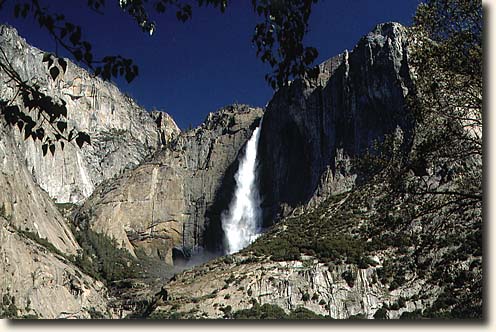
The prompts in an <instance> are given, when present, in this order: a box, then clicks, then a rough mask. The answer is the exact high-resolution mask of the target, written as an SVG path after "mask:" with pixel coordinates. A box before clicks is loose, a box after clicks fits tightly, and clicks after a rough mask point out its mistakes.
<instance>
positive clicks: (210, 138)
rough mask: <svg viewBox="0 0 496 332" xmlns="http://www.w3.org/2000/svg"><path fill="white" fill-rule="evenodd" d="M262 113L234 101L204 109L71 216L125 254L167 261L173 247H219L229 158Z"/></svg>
mask: <svg viewBox="0 0 496 332" xmlns="http://www.w3.org/2000/svg"><path fill="white" fill-rule="evenodd" d="M262 113H263V111H262V109H258V108H250V107H248V106H243V105H241V106H240V105H235V106H231V107H226V108H224V109H222V110H220V111H218V112H216V113H211V114H209V116H208V117H207V119H206V120H205V122H204V123H203V124H202V125H201V126H200V127H199V128H196V129H194V130H191V131H188V132H185V133H182V134H181V135H179V136H178V137H177V138H176V139H175V140H174V141H173V142H172V143H171V144H170V146H169V147H167V148H164V149H163V150H161V151H159V152H157V153H156V154H155V155H154V156H153V158H152V159H151V160H150V161H149V162H146V163H144V164H142V165H140V166H139V167H137V168H136V169H134V170H131V171H129V172H126V173H125V174H123V175H122V176H120V177H119V178H117V179H116V180H114V181H111V182H108V183H104V184H102V185H101V186H100V187H98V188H97V189H96V191H95V192H94V194H93V195H92V196H91V197H90V198H89V199H88V201H87V202H86V203H85V204H84V206H83V207H82V208H81V209H80V211H79V212H78V216H77V220H78V222H88V223H89V224H90V227H91V228H92V229H93V230H95V231H97V232H99V233H104V234H107V235H109V236H110V237H113V238H115V239H116V240H117V242H118V243H120V244H121V245H122V246H123V247H125V248H127V249H128V250H129V251H130V252H131V253H133V254H135V250H136V248H140V249H142V250H144V251H145V253H146V254H147V255H149V256H156V257H159V258H161V259H163V260H165V261H166V262H168V263H172V249H173V247H175V246H176V247H178V248H177V249H178V252H181V251H183V254H185V255H189V251H191V250H195V249H198V248H199V247H205V246H208V247H211V248H217V247H219V246H222V244H221V242H222V235H221V233H220V232H221V231H220V213H221V212H222V210H223V209H225V208H226V207H227V206H228V204H229V199H230V197H231V195H232V191H233V186H234V184H233V182H234V180H233V174H234V172H235V170H236V168H237V157H238V155H239V153H240V151H242V148H243V146H244V144H245V142H246V141H247V139H248V138H249V137H250V135H251V133H252V131H253V130H254V128H255V127H256V125H257V124H258V121H259V119H260V118H261V116H262Z"/></svg>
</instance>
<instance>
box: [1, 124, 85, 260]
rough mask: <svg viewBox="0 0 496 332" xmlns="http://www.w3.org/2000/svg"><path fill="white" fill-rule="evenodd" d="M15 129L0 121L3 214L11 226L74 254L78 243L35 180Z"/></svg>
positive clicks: (62, 250) (64, 251)
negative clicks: (25, 162)
mask: <svg viewBox="0 0 496 332" xmlns="http://www.w3.org/2000/svg"><path fill="white" fill-rule="evenodd" d="M12 132H13V129H11V128H9V127H6V126H5V123H4V121H3V119H2V120H0V164H1V165H2V168H1V173H0V212H1V213H0V215H1V216H2V217H3V218H4V219H5V220H7V221H8V224H9V225H10V226H11V227H14V228H16V229H18V230H21V231H27V232H32V233H35V234H37V235H38V236H39V237H40V238H44V239H47V240H48V241H49V242H50V243H52V244H53V245H54V246H55V247H56V248H57V249H58V250H60V251H61V252H63V253H66V254H75V253H76V251H77V250H78V249H79V245H78V244H77V242H76V240H75V239H74V236H73V235H72V233H71V231H70V230H69V227H68V226H67V224H66V222H65V220H64V219H63V218H62V216H61V215H60V213H59V211H58V209H57V208H56V207H55V205H54V203H53V201H52V200H51V199H50V197H49V196H48V195H47V194H46V193H45V192H43V190H42V189H41V188H40V187H39V186H38V185H37V184H35V183H34V182H33V178H32V175H31V173H30V172H29V171H28V169H27V167H26V165H25V164H24V158H23V157H22V156H23V153H22V152H21V151H20V150H19V148H18V147H17V146H16V142H15V140H14V139H13V133H12Z"/></svg>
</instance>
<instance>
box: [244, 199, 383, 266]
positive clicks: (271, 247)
mask: <svg viewBox="0 0 496 332" xmlns="http://www.w3.org/2000/svg"><path fill="white" fill-rule="evenodd" d="M345 198H347V195H346V194H344V195H338V196H333V197H331V198H329V199H327V200H326V201H325V202H323V203H322V204H321V205H320V206H319V207H318V208H316V209H314V210H313V211H310V212H307V213H304V214H302V215H300V216H298V217H291V218H288V219H285V220H284V221H283V222H282V224H281V225H280V226H279V227H278V228H277V229H276V230H274V231H273V232H270V233H268V234H266V235H265V236H263V237H261V238H260V239H259V240H257V241H255V243H254V244H253V245H252V246H250V247H249V248H248V251H252V252H253V254H254V255H255V256H270V258H271V260H273V261H285V260H298V259H300V256H301V254H307V255H312V256H315V257H317V258H318V259H319V260H320V261H321V262H328V261H334V262H337V263H339V262H346V263H349V264H360V267H361V268H366V267H368V266H369V265H371V263H372V264H374V262H373V261H371V260H370V258H369V257H367V252H366V245H365V241H364V240H363V239H361V238H359V237H356V236H354V235H351V234H349V230H350V229H351V228H352V227H354V226H356V225H357V224H358V223H359V221H360V218H361V212H360V211H355V212H353V211H352V209H350V210H348V209H338V211H336V212H335V213H334V214H332V215H331V216H329V217H327V213H328V211H329V210H331V209H332V208H334V207H336V206H337V205H338V204H339V203H340V201H341V200H343V199H345ZM346 206H349V204H347V205H346ZM352 206H353V207H356V206H355V205H352ZM282 227H284V230H281V228H282Z"/></svg>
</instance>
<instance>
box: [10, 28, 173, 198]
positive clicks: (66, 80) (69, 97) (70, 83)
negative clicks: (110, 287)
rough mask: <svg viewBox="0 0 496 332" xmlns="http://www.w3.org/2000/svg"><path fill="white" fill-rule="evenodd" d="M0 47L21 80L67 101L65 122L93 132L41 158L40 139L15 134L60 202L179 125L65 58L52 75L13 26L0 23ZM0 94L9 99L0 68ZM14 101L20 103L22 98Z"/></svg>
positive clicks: (139, 157) (79, 194) (82, 194)
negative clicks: (88, 140)
mask: <svg viewBox="0 0 496 332" xmlns="http://www.w3.org/2000/svg"><path fill="white" fill-rule="evenodd" d="M0 47H1V48H2V50H4V52H5V55H6V57H7V60H8V61H9V62H10V64H11V65H12V67H13V68H14V69H15V70H16V71H17V73H19V75H20V76H21V78H22V79H24V80H26V81H28V82H30V84H38V85H39V86H41V87H42V92H43V93H45V94H46V95H48V96H50V97H52V98H54V99H55V100H63V101H65V102H66V106H67V110H68V121H67V123H68V127H69V128H73V127H75V128H76V129H78V130H81V131H85V132H87V133H88V134H90V136H91V145H86V146H84V147H83V148H82V149H79V148H78V147H77V146H75V144H66V148H65V149H64V151H62V150H61V149H58V150H57V151H56V153H55V155H54V156H51V155H48V156H47V157H43V154H42V151H41V144H38V143H34V142H33V141H32V140H26V141H25V140H24V139H23V137H22V136H23V135H22V134H21V133H19V132H17V133H15V136H14V137H15V140H16V144H17V145H18V146H19V148H20V151H21V152H22V153H23V154H24V155H23V157H24V159H25V160H26V164H27V167H28V169H29V171H30V172H31V173H32V174H33V177H34V179H35V181H36V183H38V184H39V185H40V186H41V188H43V189H44V190H45V191H47V192H48V194H49V195H50V196H51V197H52V198H54V199H55V200H56V201H57V202H58V203H79V202H82V201H83V200H84V199H86V198H87V197H88V196H89V195H91V193H92V192H93V190H94V189H95V187H96V186H97V185H98V184H99V183H101V182H102V181H104V180H106V179H109V178H111V177H113V176H114V175H116V174H119V173H120V172H122V171H123V170H125V169H128V168H132V167H135V166H137V165H138V164H139V163H141V162H142V161H143V160H144V159H145V157H146V156H148V155H150V154H151V153H153V152H154V151H155V150H157V149H158V148H160V146H161V145H162V144H166V143H167V142H168V141H169V140H170V139H171V138H172V137H174V136H176V135H177V134H178V133H179V132H180V130H179V128H178V127H177V125H176V124H175V122H174V121H173V120H172V118H171V117H170V116H169V115H168V114H166V113H152V114H151V116H150V113H148V112H146V110H144V109H143V108H142V107H140V106H138V105H137V104H136V103H135V102H134V101H133V100H132V99H131V98H130V97H128V96H126V95H125V94H123V93H121V92H120V91H119V90H118V89H117V87H116V86H115V85H113V84H111V83H109V82H104V81H102V80H101V79H99V78H95V77H93V76H91V74H89V73H88V72H87V71H86V70H84V69H82V68H80V67H78V66H76V65H75V64H73V63H72V62H70V61H68V64H67V69H66V71H65V73H61V74H60V75H59V76H58V77H57V78H56V80H53V79H52V78H51V77H50V74H49V72H48V69H47V67H46V65H45V63H42V59H43V55H44V52H43V51H41V50H39V49H37V48H35V47H33V46H30V45H29V44H27V43H26V40H24V39H23V38H21V37H20V36H19V35H18V34H17V31H16V30H15V29H14V28H12V27H9V26H6V25H1V26H0ZM0 80H1V81H2V82H3V83H2V89H1V90H0V97H1V98H2V99H4V100H11V99H12V98H13V97H14V95H15V93H16V90H15V86H14V83H13V82H9V80H8V79H7V77H6V74H5V73H3V72H0ZM16 100H19V101H18V104H19V105H20V106H21V107H23V105H22V101H21V100H20V97H18V99H16Z"/></svg>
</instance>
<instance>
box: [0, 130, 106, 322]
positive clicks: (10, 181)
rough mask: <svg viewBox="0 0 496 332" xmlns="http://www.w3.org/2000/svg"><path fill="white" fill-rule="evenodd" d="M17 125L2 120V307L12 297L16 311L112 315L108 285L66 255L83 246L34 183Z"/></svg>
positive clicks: (71, 315)
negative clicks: (16, 134) (15, 129)
mask: <svg viewBox="0 0 496 332" xmlns="http://www.w3.org/2000/svg"><path fill="white" fill-rule="evenodd" d="M12 131H13V129H11V128H9V127H6V126H5V124H4V122H3V120H0V165H1V173H0V244H1V245H0V294H2V299H1V300H2V303H0V305H3V306H4V307H0V309H5V306H7V304H6V303H5V300H6V299H7V300H8V301H12V302H13V303H14V306H15V308H16V309H15V310H13V312H11V313H10V315H11V317H12V316H14V317H16V316H17V317H22V316H26V315H27V316H31V317H33V316H36V317H39V318H91V317H92V315H97V316H101V317H109V318H110V317H112V314H111V313H110V312H109V311H108V310H107V307H108V306H107V303H108V299H107V296H106V293H107V291H106V288H105V287H104V285H103V284H102V283H101V282H97V281H95V280H93V279H92V278H90V277H88V276H86V275H85V274H84V273H82V272H81V271H80V270H79V269H78V268H76V267H75V266H74V265H73V264H72V263H71V262H70V261H69V260H68V259H66V258H65V257H64V256H62V254H64V255H75V254H76V253H77V251H78V250H79V249H81V248H80V246H79V244H78V243H77V242H76V240H75V239H74V236H73V234H72V233H71V230H70V229H69V227H68V225H67V223H66V221H65V220H64V218H63V217H62V216H61V215H60V213H59V211H58V209H57V208H56V206H55V204H54V202H53V201H52V199H51V198H50V197H49V196H48V194H47V193H46V192H44V191H43V190H42V189H41V188H40V187H39V186H38V185H37V184H36V183H34V181H33V178H32V175H31V173H30V172H29V171H28V169H27V167H26V165H25V163H24V158H23V153H22V152H21V151H20V150H19V148H18V146H17V144H16V142H15V140H14V138H13V136H14V134H13V133H12ZM41 244H43V245H41ZM1 313H2V310H0V314H1Z"/></svg>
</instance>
